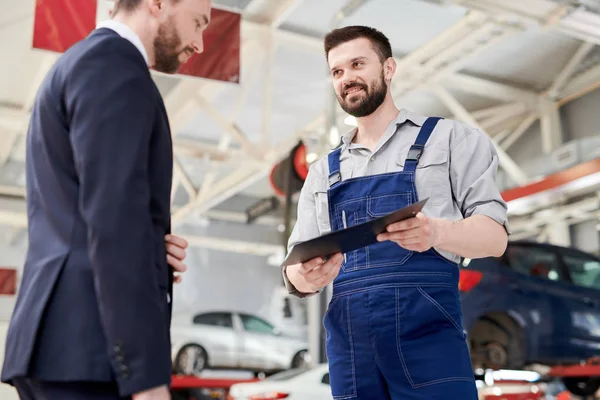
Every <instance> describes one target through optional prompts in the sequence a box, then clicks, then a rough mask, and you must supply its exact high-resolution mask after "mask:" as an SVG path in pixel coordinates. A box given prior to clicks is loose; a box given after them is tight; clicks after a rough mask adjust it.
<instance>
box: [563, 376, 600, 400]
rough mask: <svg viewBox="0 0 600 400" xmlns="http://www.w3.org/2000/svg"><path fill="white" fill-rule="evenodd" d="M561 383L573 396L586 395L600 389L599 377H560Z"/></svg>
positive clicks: (591, 394)
mask: <svg viewBox="0 0 600 400" xmlns="http://www.w3.org/2000/svg"><path fill="white" fill-rule="evenodd" d="M562 382H563V385H565V387H566V388H567V390H568V391H569V392H571V393H572V394H574V395H575V396H580V397H587V396H593V395H594V394H596V392H597V391H598V389H600V377H598V376H594V377H568V378H563V379H562Z"/></svg>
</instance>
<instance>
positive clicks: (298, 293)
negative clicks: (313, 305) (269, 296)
mask: <svg viewBox="0 0 600 400" xmlns="http://www.w3.org/2000/svg"><path fill="white" fill-rule="evenodd" d="M285 269H286V266H285V265H284V266H282V267H281V274H282V276H283V283H284V284H285V288H286V289H287V291H288V294H290V295H292V296H295V297H298V298H300V299H305V298H307V297H312V296H315V295H317V294H319V293H321V292H322V291H323V289H319V290H317V291H316V292H312V293H304V292H301V291H299V290H298V289H296V287H295V286H294V285H292V283H291V282H290V280H289V279H288V277H287V274H286V271H285Z"/></svg>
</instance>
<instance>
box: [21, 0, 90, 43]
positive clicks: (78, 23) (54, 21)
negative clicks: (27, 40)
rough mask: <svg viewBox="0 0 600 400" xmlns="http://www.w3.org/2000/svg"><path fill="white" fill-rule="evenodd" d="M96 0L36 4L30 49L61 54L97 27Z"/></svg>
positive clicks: (53, 0) (51, 0)
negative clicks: (31, 46) (31, 47)
mask: <svg viewBox="0 0 600 400" xmlns="http://www.w3.org/2000/svg"><path fill="white" fill-rule="evenodd" d="M96 4H97V3H96V0H36V2H35V15H34V20H33V47H34V48H36V49H43V50H50V51H56V52H59V53H62V52H64V51H65V50H67V49H68V48H69V47H71V46H72V45H74V44H75V43H77V42H78V41H80V40H81V39H83V38H85V37H86V36H87V35H88V34H89V33H90V32H91V31H92V30H93V29H94V27H95V26H96V8H97V7H96Z"/></svg>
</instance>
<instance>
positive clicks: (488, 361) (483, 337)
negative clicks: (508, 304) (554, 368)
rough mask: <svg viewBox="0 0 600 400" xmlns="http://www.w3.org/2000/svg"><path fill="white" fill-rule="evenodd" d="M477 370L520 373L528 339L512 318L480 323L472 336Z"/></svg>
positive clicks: (484, 319) (471, 347)
mask: <svg viewBox="0 0 600 400" xmlns="http://www.w3.org/2000/svg"><path fill="white" fill-rule="evenodd" d="M468 337H469V349H470V352H471V361H472V364H473V368H474V369H478V368H482V369H520V368H523V366H524V363H525V360H524V354H525V352H524V341H525V339H524V336H523V333H522V330H521V328H520V327H519V326H518V325H517V324H516V323H514V322H513V321H512V320H511V319H510V318H508V317H503V316H502V315H497V316H493V317H487V316H486V317H484V318H481V319H480V320H478V321H477V322H476V323H475V324H474V325H473V327H472V328H471V330H470V331H469V334H468Z"/></svg>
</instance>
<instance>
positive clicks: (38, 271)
mask: <svg viewBox="0 0 600 400" xmlns="http://www.w3.org/2000/svg"><path fill="white" fill-rule="evenodd" d="M26 159H27V161H26V163H27V212H28V221H29V222H28V230H29V248H28V251H27V257H26V261H25V265H24V270H23V277H22V282H21V286H20V290H19V293H18V295H17V300H16V306H15V309H14V312H13V315H12V320H11V323H10V327H9V330H8V336H7V339H6V350H5V361H4V366H3V371H2V381H4V382H10V381H11V379H13V378H15V377H22V376H28V377H35V378H38V379H41V380H46V381H67V380H70V381H72V380H78V381H111V380H114V381H116V382H117V383H118V385H119V388H120V392H121V394H122V395H128V394H131V393H134V392H138V391H141V390H144V389H148V388H151V387H155V386H158V385H162V384H169V382H170V378H171V357H170V334H169V325H170V318H171V304H170V302H169V301H168V298H170V297H171V290H172V271H171V270H170V268H169V266H168V265H167V261H166V250H165V243H164V236H165V234H166V233H168V232H169V231H170V193H171V179H172V143H171V134H170V129H169V123H168V120H167V115H166V110H165V108H164V104H163V101H162V98H161V96H160V93H159V91H158V89H157V87H156V85H155V84H154V82H153V80H152V78H151V75H150V72H149V70H148V67H147V65H146V63H145V61H144V58H143V57H142V55H141V54H140V52H139V51H138V49H137V48H136V47H134V45H133V44H131V43H130V42H129V41H127V40H126V39H123V38H121V37H120V36H118V35H117V34H116V33H115V32H114V31H112V30H109V29H105V28H103V29H98V30H95V31H94V32H92V33H91V34H90V35H89V36H88V37H87V38H85V39H84V40H82V41H81V42H79V43H77V44H76V45H74V46H73V47H71V48H70V49H69V50H68V51H66V52H65V53H64V54H63V55H62V56H61V57H60V58H59V60H58V61H57V63H56V64H55V65H54V67H53V68H52V70H51V71H50V72H49V74H48V76H47V77H46V79H45V80H44V82H43V83H42V85H41V87H40V89H39V92H38V94H37V98H36V101H35V105H34V108H33V110H32V115H31V122H30V125H29V130H28V133H27V158H26Z"/></svg>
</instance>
